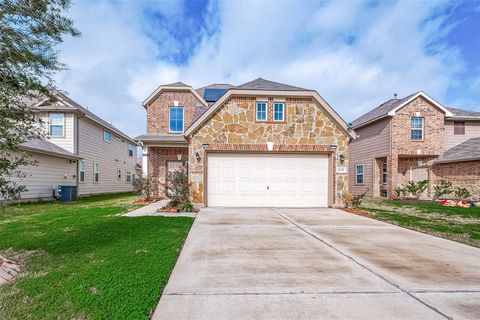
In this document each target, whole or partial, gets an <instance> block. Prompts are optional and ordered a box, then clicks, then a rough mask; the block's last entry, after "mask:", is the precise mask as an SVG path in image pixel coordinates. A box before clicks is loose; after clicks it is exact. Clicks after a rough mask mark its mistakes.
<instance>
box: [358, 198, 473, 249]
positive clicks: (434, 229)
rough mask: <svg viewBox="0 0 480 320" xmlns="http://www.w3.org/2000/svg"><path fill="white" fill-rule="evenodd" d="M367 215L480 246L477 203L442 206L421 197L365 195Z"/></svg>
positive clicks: (364, 207)
mask: <svg viewBox="0 0 480 320" xmlns="http://www.w3.org/2000/svg"><path fill="white" fill-rule="evenodd" d="M362 209H364V210H366V211H368V212H369V213H370V217H372V218H375V219H379V220H383V221H387V222H390V223H394V224H397V225H400V226H402V227H406V228H410V229H414V230H418V231H422V232H426V233H430V234H433V235H436V236H439V237H443V238H447V239H451V240H454V241H459V242H463V243H466V244H469V245H473V246H477V247H480V207H472V208H459V207H444V206H441V205H439V204H436V203H432V202H425V201H406V200H405V201H403V200H395V201H394V200H377V199H367V200H365V201H364V202H363V203H362Z"/></svg>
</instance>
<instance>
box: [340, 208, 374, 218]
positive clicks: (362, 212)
mask: <svg viewBox="0 0 480 320" xmlns="http://www.w3.org/2000/svg"><path fill="white" fill-rule="evenodd" d="M342 210H343V211H346V212H348V213H353V214H356V215H359V216H364V217H367V216H368V215H369V213H368V211H365V210H362V209H359V208H343V209H342Z"/></svg>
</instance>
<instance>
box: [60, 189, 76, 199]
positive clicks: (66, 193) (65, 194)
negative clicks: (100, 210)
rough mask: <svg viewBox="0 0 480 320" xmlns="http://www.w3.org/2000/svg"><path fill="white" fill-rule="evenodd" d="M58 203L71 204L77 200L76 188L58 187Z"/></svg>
mask: <svg viewBox="0 0 480 320" xmlns="http://www.w3.org/2000/svg"><path fill="white" fill-rule="evenodd" d="M59 189H60V201H62V202H72V201H75V200H77V186H59Z"/></svg>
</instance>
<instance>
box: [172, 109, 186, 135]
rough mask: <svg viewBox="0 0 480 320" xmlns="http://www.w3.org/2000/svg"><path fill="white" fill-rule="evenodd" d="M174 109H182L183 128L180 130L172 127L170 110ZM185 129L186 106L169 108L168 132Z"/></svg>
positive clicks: (181, 131)
mask: <svg viewBox="0 0 480 320" xmlns="http://www.w3.org/2000/svg"><path fill="white" fill-rule="evenodd" d="M172 109H182V130H180V131H173V130H172V128H171V127H170V111H171V110H172ZM184 131H185V108H184V107H180V106H178V107H170V108H168V132H171V133H183V132H184Z"/></svg>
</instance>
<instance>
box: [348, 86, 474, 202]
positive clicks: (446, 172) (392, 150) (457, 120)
mask: <svg viewBox="0 0 480 320" xmlns="http://www.w3.org/2000/svg"><path fill="white" fill-rule="evenodd" d="M352 127H353V129H354V130H355V132H356V134H357V138H356V139H355V140H354V141H352V142H351V144H350V173H351V174H350V178H349V185H350V191H351V192H353V193H355V194H357V193H363V192H365V191H366V190H367V189H368V193H367V195H368V196H373V197H379V196H383V197H389V198H392V197H394V196H395V193H394V189H395V188H396V187H397V186H400V185H403V184H405V183H407V182H408V181H409V180H414V181H419V180H424V179H426V180H429V182H430V183H429V187H428V189H427V191H426V192H425V194H424V195H422V197H424V198H431V197H432V193H433V190H432V187H433V185H435V184H437V183H438V182H439V181H440V180H448V181H451V182H452V183H453V184H454V185H459V186H466V187H468V188H469V189H470V190H471V191H472V192H473V194H474V196H475V197H476V198H479V197H480V112H475V111H469V110H462V109H456V108H447V107H444V106H442V105H441V104H440V103H438V102H436V101H435V100H434V99H432V98H431V97H429V96H428V95H427V94H425V93H424V92H418V93H415V94H412V95H409V96H407V97H405V98H403V99H391V100H388V101H386V102H384V103H383V104H381V105H380V106H378V107H376V108H375V109H373V110H371V111H369V112H367V113H366V114H364V115H362V116H361V117H359V118H358V119H356V120H355V121H353V123H352Z"/></svg>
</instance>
